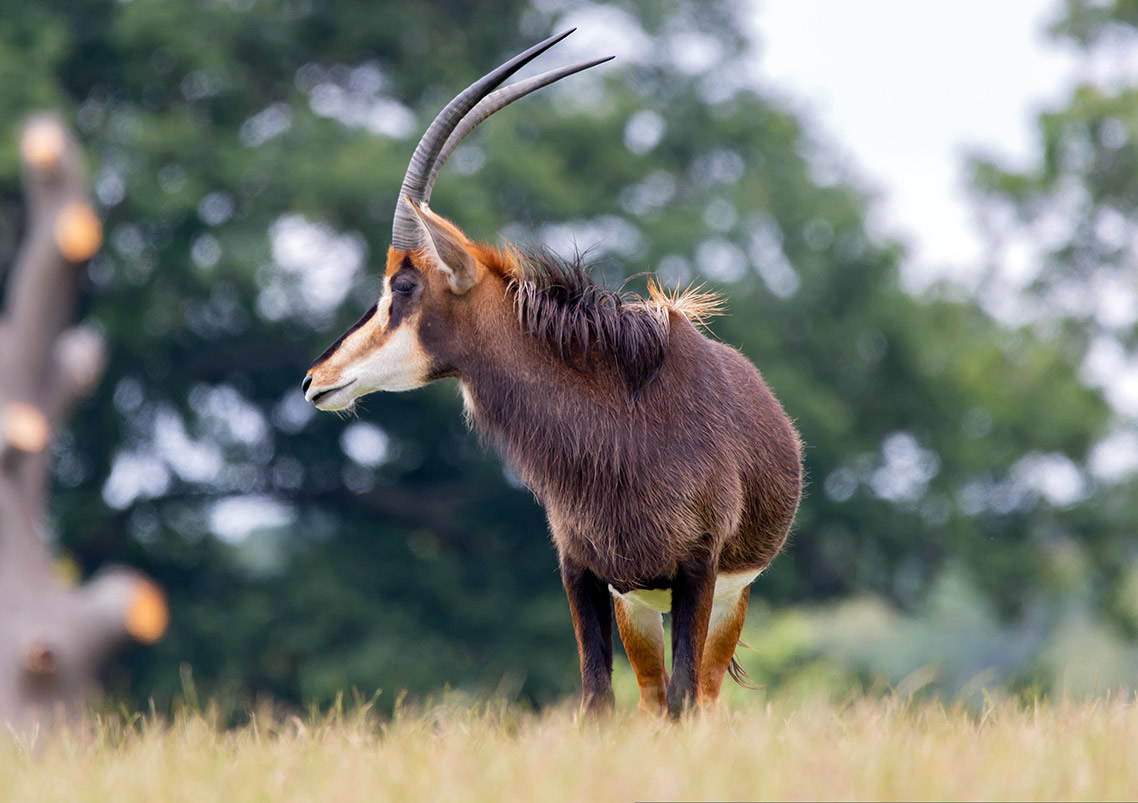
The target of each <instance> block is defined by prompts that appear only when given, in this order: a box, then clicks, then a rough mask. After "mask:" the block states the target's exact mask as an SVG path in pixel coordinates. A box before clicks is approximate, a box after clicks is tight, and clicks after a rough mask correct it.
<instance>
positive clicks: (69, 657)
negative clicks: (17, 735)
mask: <svg viewBox="0 0 1138 803" xmlns="http://www.w3.org/2000/svg"><path fill="white" fill-rule="evenodd" d="M20 157H21V160H22V162H23V177H24V189H25V193H26V195H27V202H28V216H27V219H28V224H27V232H26V233H25V236H24V241H23V244H22V246H21V248H20V252H19V255H18V256H17V258H16V261H15V264H14V265H13V267H12V269H11V271H10V273H9V275H8V277H7V285H6V288H5V294H4V308H3V314H2V317H0V726H2V725H3V724H8V725H10V726H19V727H22V726H25V725H28V724H31V723H34V722H38V723H42V724H48V725H50V724H52V723H58V722H60V721H61V720H72V721H73V720H74V719H75V718H77V717H80V716H81V715H82V713H83V711H84V708H85V704H86V703H87V701H88V700H89V699H90V697H91V695H92V694H93V693H94V692H95V691H96V685H97V684H96V679H95V678H96V672H97V669H98V666H99V663H100V661H101V660H102V659H103V658H104V657H105V656H106V655H107V653H108V652H110V651H111V650H112V649H113V648H114V647H115V646H116V645H118V644H119V643H120V642H122V641H124V640H125V639H126V638H128V637H133V638H135V639H137V640H140V641H144V642H150V641H154V640H156V639H158V638H159V637H160V636H161V635H162V633H163V632H164V631H165V629H166V621H167V611H166V601H165V597H164V595H163V594H162V592H161V590H160V589H159V588H158V587H157V586H156V585H155V584H154V583H152V582H151V581H149V580H148V579H146V578H145V577H143V576H142V575H140V574H138V573H136V572H133V571H130V570H127V569H121V568H120V569H111V570H106V571H103V572H101V573H100V574H99V575H97V576H96V577H95V578H93V579H92V580H91V581H90V582H88V583H87V584H86V585H84V586H81V587H78V588H68V587H66V586H64V585H63V584H62V583H60V582H59V581H58V580H57V579H56V577H55V576H54V574H53V571H52V559H51V554H50V548H49V546H48V543H47V533H46V507H47V494H48V490H49V474H48V448H47V447H48V445H49V443H50V441H51V434H52V432H53V431H55V430H56V429H57V428H59V427H60V426H61V425H62V423H63V421H65V420H66V417H67V415H68V414H69V412H70V409H71V407H72V405H73V404H74V403H75V402H76V401H77V400H78V399H79V398H81V397H83V396H85V395H87V394H89V393H90V392H91V391H92V390H94V388H95V386H96V385H97V384H98V381H99V379H100V377H101V375H102V372H103V368H104V364H105V347H104V343H103V340H102V338H101V337H100V336H99V335H98V333H96V332H94V331H93V330H90V329H85V328H82V327H73V326H71V319H72V317H73V315H74V312H75V310H74V307H75V301H76V296H77V293H78V288H79V278H80V273H81V271H82V270H83V267H84V266H85V265H86V263H87V260H88V259H90V258H91V256H92V255H93V254H94V253H95V252H96V251H97V250H98V248H99V245H100V243H101V240H102V227H101V225H100V223H99V219H98V218H97V217H96V215H95V212H94V209H93V208H92V206H91V202H90V199H89V196H88V191H87V183H86V178H85V176H84V170H83V164H82V159H81V157H80V154H79V149H78V147H77V146H76V144H75V142H74V140H73V139H72V137H71V136H70V134H69V132H68V131H67V129H66V128H65V127H64V125H63V123H62V121H61V120H59V119H58V118H57V117H54V116H49V115H43V116H37V117H34V118H32V119H30V120H29V121H28V122H27V123H26V124H25V126H24V128H23V132H22V134H21V139H20ZM0 730H2V728H0Z"/></svg>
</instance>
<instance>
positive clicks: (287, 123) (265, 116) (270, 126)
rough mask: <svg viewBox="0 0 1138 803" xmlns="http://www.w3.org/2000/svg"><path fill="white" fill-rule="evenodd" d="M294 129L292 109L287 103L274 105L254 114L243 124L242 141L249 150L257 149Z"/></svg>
mask: <svg viewBox="0 0 1138 803" xmlns="http://www.w3.org/2000/svg"><path fill="white" fill-rule="evenodd" d="M290 128H292V107H291V106H289V105H288V104H287V103H283V102H282V103H274V104H273V105H271V106H268V107H266V108H265V109H262V110H261V111H259V112H257V113H256V114H254V115H253V116H252V117H250V118H249V119H248V120H246V121H245V122H244V123H242V124H241V131H240V134H241V141H242V142H243V143H245V146H246V147H248V148H256V147H257V146H259V145H263V144H264V143H266V142H268V141H269V140H270V139H273V138H274V137H279V136H280V135H281V134H283V133H285V132H286V131H288V130H289V129H290Z"/></svg>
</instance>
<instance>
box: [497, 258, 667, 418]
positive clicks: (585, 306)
mask: <svg viewBox="0 0 1138 803" xmlns="http://www.w3.org/2000/svg"><path fill="white" fill-rule="evenodd" d="M516 260H517V265H518V269H519V273H520V276H518V278H516V279H515V281H514V292H515V298H514V305H515V309H516V310H517V314H518V323H519V324H520V325H521V328H522V331H524V332H526V333H527V334H529V335H531V336H532V337H535V338H537V339H539V340H541V341H544V342H545V343H546V344H547V345H548V346H549V347H550V349H552V350H553V352H554V353H555V354H556V355H557V356H558V358H559V359H561V360H562V361H563V362H564V363H565V364H566V365H568V366H570V367H571V368H574V369H576V370H585V368H584V365H585V364H586V362H587V359H588V358H589V357H590V356H593V355H596V354H598V353H599V354H603V355H607V356H609V357H611V359H612V360H613V361H614V362H615V364H616V367H617V369H618V370H619V371H620V373H621V376H622V377H624V382H625V385H626V386H627V388H628V393H629V397H630V399H631V400H632V401H635V400H636V398H637V396H639V395H640V393H641V392H642V391H643V390H644V388H645V387H647V386H648V384H649V383H651V381H652V380H653V379H655V378H656V375H657V374H658V373H659V371H660V366H661V364H662V363H663V362H664V357H665V356H666V355H667V353H668V313H667V310H666V309H665V308H664V307H662V306H661V305H659V304H655V303H653V302H651V301H646V300H644V299H643V298H641V297H639V296H636V295H633V294H631V293H621V292H620V291H618V290H614V289H612V288H609V287H602V286H600V285H598V284H597V283H596V281H595V280H594V279H593V277H592V275H591V274H590V273H589V270H588V268H587V267H586V265H585V264H584V258H583V255H582V254H580V253H576V254H574V255H573V258H572V259H564V258H562V257H560V256H558V255H556V254H554V253H553V252H552V251H550V250H548V249H546V248H536V249H532V250H528V251H524V252H522V253H520V254H517V255H516Z"/></svg>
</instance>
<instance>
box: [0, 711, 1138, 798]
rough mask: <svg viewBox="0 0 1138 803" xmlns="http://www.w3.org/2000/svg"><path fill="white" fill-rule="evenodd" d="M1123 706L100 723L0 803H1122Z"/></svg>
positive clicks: (34, 754)
mask: <svg viewBox="0 0 1138 803" xmlns="http://www.w3.org/2000/svg"><path fill="white" fill-rule="evenodd" d="M1133 703H1134V701H1133V699H1126V700H1122V701H1119V700H1117V699H1115V700H1109V699H1100V700H1098V701H1092V702H1086V703H1074V702H1070V703H1066V702H1061V703H1055V704H1043V703H1040V704H1037V705H1033V706H1027V707H1025V706H1022V705H1017V704H1013V703H999V704H993V705H991V706H989V708H988V710H987V711H986V712H985V713H983V714H981V715H979V716H978V715H975V714H973V713H969V712H966V711H964V710H962V709H958V708H952V707H945V706H943V705H940V704H938V703H931V704H925V703H920V704H918V703H905V702H901V701H898V700H895V699H869V698H859V699H856V700H853V701H851V702H849V703H846V704H842V705H834V704H831V703H822V702H815V703H801V702H795V703H790V702H780V701H774V702H772V703H769V704H763V703H757V704H752V705H750V706H748V707H745V708H737V709H734V710H720V711H717V712H714V713H711V714H705V715H703V716H701V717H696V718H693V719H691V720H689V721H685V722H681V723H679V724H668V723H665V722H657V721H648V720H645V719H642V718H640V717H639V716H637V715H635V714H633V713H621V714H618V715H617V716H615V717H614V718H612V719H610V720H608V721H604V722H601V723H595V722H578V721H577V720H576V718H575V716H574V714H573V712H572V711H570V710H569V709H560V710H553V711H547V712H545V713H541V714H531V713H526V712H520V711H516V710H512V709H508V708H505V707H500V708H495V707H493V706H489V707H487V706H481V707H473V708H472V707H463V706H459V705H454V704H451V705H443V706H440V707H436V708H431V709H426V710H421V711H417V712H410V711H404V712H402V713H401V714H400V715H398V716H397V717H396V718H395V719H394V720H392V721H388V722H384V723H378V722H376V721H374V720H373V719H371V718H370V717H368V716H367V715H366V714H364V713H356V714H346V715H332V716H329V717H326V718H324V719H323V720H320V721H309V722H307V723H305V722H302V721H301V720H299V719H297V718H295V717H294V718H285V719H283V720H279V719H278V720H274V719H271V718H265V717H255V718H254V719H253V722H252V724H251V725H249V726H246V727H243V728H238V729H233V730H222V729H219V728H217V727H215V726H213V725H211V723H210V720H209V718H208V717H205V716H201V715H190V716H185V717H180V718H177V719H176V720H175V721H174V722H171V723H163V722H161V721H158V720H153V719H139V720H136V721H134V722H121V721H111V722H102V723H100V724H99V725H97V726H96V729H95V730H96V733H95V734H94V735H93V736H88V737H85V738H75V737H72V738H63V739H56V740H54V741H53V742H52V743H45V742H44V740H42V739H41V740H39V743H38V744H30V743H29V740H26V739H25V740H22V741H20V740H7V741H4V740H0V800H3V801H7V800H11V801H56V800H58V801H94V800H114V801H124V802H126V801H148V802H149V801H202V800H227V801H289V800H297V801H314V800H329V801H349V800H367V801H376V800H378V801H419V800H448V801H449V800H474V801H481V800H485V801H500V800H535V801H544V800H550V801H558V800H564V801H588V802H589V803H599V802H600V801H608V800H621V801H625V800H627V801H630V800H669V799H671V800H677V799H678V800H716V799H717V800H761V799H832V800H851V799H860V800H866V799H915V800H929V799H960V800H979V799H1021V800H1039V799H1094V800H1109V799H1128V800H1133V799H1135V798H1136V797H1138V761H1136V760H1135V753H1134V750H1135V745H1136V744H1138V709H1136V708H1135V706H1134V704H1133Z"/></svg>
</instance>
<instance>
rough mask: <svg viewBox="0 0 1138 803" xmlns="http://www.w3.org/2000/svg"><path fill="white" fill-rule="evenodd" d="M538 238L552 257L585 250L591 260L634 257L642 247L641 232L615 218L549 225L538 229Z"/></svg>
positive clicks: (606, 216) (606, 217)
mask: <svg viewBox="0 0 1138 803" xmlns="http://www.w3.org/2000/svg"><path fill="white" fill-rule="evenodd" d="M539 237H540V239H541V241H542V242H543V243H545V245H546V246H547V247H549V248H550V249H551V250H552V251H553V252H554V253H557V254H562V255H565V256H568V255H569V254H572V253H573V252H574V251H576V250H578V249H581V250H584V249H586V248H587V249H588V250H589V255H590V256H592V257H594V258H595V257H599V256H603V255H605V254H616V255H618V256H623V257H632V256H636V254H637V253H638V252H639V251H640V250H641V248H642V246H643V244H644V235H642V234H641V233H640V229H638V228H636V226H634V225H632V224H631V223H629V222H628V221H627V220H625V219H624V218H621V217H617V216H616V215H603V216H601V217H598V218H593V219H592V220H575V221H571V222H569V223H551V224H549V225H546V226H542V227H541V230H540V232H539Z"/></svg>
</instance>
